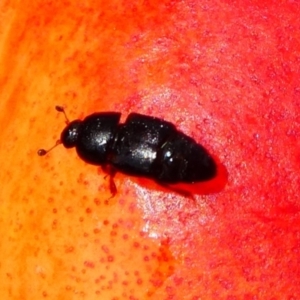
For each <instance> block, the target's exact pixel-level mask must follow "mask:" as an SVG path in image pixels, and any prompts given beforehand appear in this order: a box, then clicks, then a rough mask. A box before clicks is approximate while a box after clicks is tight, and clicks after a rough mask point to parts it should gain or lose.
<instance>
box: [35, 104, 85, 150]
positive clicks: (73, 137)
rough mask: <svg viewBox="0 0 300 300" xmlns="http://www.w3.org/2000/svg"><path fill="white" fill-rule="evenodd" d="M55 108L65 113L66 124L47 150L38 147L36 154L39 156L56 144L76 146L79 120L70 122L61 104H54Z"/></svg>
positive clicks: (68, 146)
mask: <svg viewBox="0 0 300 300" xmlns="http://www.w3.org/2000/svg"><path fill="white" fill-rule="evenodd" d="M55 109H56V110H57V111H58V112H61V113H63V114H64V115H65V118H66V123H67V126H66V128H65V129H64V130H63V131H62V133H61V136H60V140H58V141H57V142H56V143H55V145H54V146H53V147H51V148H50V149H48V150H45V149H39V150H38V155H39V156H44V155H46V154H47V153H48V152H49V151H51V150H52V149H53V148H55V147H56V146H58V145H60V144H63V145H64V146H65V147H66V148H72V147H74V146H76V143H77V137H78V132H79V129H80V125H81V121H80V120H75V121H72V122H70V121H69V120H68V118H67V115H66V112H65V110H64V108H63V107H62V106H55Z"/></svg>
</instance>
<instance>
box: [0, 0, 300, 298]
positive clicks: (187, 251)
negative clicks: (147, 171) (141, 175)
mask: <svg viewBox="0 0 300 300" xmlns="http://www.w3.org/2000/svg"><path fill="white" fill-rule="evenodd" d="M15 5H16V8H14V9H16V11H17V14H16V17H15V18H12V17H11V12H10V11H8V8H10V5H9V3H6V4H2V6H1V10H3V11H6V14H5V15H4V17H3V19H2V20H10V22H11V25H10V27H9V28H10V31H9V32H4V31H2V35H1V41H2V43H3V44H5V45H6V46H5V48H4V50H3V52H2V53H3V55H2V60H1V61H2V62H3V64H2V67H1V74H0V75H1V76H0V78H1V86H2V89H1V99H4V100H3V103H4V104H2V105H3V107H4V108H5V109H3V110H2V112H1V115H0V117H1V119H0V121H1V124H2V125H3V124H6V126H2V128H4V129H3V132H2V133H1V137H2V140H5V141H6V140H8V141H10V142H9V143H8V144H7V143H4V144H3V147H2V150H0V151H1V153H0V154H1V155H0V157H1V164H2V167H3V175H1V176H2V177H1V182H2V184H3V191H1V193H2V194H1V195H0V196H1V197H0V199H3V200H2V201H3V202H2V203H3V205H2V207H1V213H3V212H4V213H5V214H4V213H3V214H1V215H2V218H1V220H0V221H1V224H0V228H2V229H1V232H0V233H1V236H3V243H2V246H1V248H0V251H1V252H0V253H2V257H5V258H9V259H7V260H4V261H3V262H2V263H1V265H0V268H1V269H0V274H1V280H0V282H1V283H0V284H1V290H2V291H3V293H4V297H6V298H7V299H10V298H11V299H42V298H47V297H48V299H68V298H72V297H73V296H74V295H76V297H77V295H80V296H81V297H86V298H87V299H99V297H100V298H101V299H174V300H177V299H180V300H181V299H183V300H185V299H186V300H196V299H197V300H198V299H226V300H233V299H246V300H250V299H251V300H252V299H253V300H254V299H268V300H269V299H279V300H281V299H289V300H292V299H298V297H299V295H300V267H299V266H300V257H299V253H300V235H299V231H300V218H299V217H300V205H299V203H300V199H299V192H298V190H299V185H300V174H299V162H300V153H299V149H300V141H299V129H300V119H299V113H300V111H299V110H300V109H299V99H300V88H299V87H300V67H299V65H300V31H299V27H300V20H299V19H300V18H299V15H300V6H299V3H298V2H297V1H286V2H282V3H280V5H278V2H276V1H239V2H237V1H235V2H232V1H231V2H229V1H196V0H195V1H193V0H190V1H187V0H184V1H144V2H138V1H125V2H120V1H109V2H108V1H100V0H99V1H90V2H89V3H85V4H80V5H79V4H78V3H77V2H73V3H70V2H64V1H59V2H51V1H50V2H45V1H37V0H35V1H30V2H29V1H28V2H26V1H25V2H22V4H18V3H17V2H16V3H15ZM20 5H21V6H20ZM37 12H38V13H37ZM3 24H4V21H2V23H1V25H3ZM1 28H4V27H3V26H1ZM3 32H4V33H5V34H4V33H3ZM12 53H13V54H14V55H12ZM27 68H28V69H27ZM24 70H27V72H25V71H24ZM9 74H12V75H13V78H10V76H8V75H9ZM37 77H38V78H39V80H37ZM41 78H42V79H43V78H44V80H42V79H41ZM40 84H41V86H40ZM37 85H38V88H36V86H37ZM31 89H37V90H38V92H35V93H34V96H35V97H33V98H32V97H31V95H32V94H31V93H30V90H31ZM38 95H41V97H38ZM20 99H23V100H22V101H23V102H21V100H20ZM49 99H50V100H49ZM14 101H15V102H14ZM14 103H16V104H14ZM20 103H22V105H20ZM56 104H60V105H64V106H65V107H66V108H67V109H68V115H69V116H70V118H73V117H74V118H77V117H84V116H85V115H87V114H89V113H92V112H94V111H98V110H103V111H104V110H117V111H122V112H124V116H123V117H124V118H125V117H126V115H127V114H128V113H130V112H132V111H136V112H140V113H146V114H151V115H154V116H157V117H160V118H164V119H166V120H169V121H171V122H173V123H175V124H176V125H177V126H178V128H179V129H181V130H182V131H184V132H185V133H186V134H188V135H190V136H193V137H194V138H195V139H196V140H197V141H199V143H201V144H203V145H204V146H205V147H206V148H207V149H208V150H209V151H210V152H211V153H213V154H214V155H216V157H217V158H218V159H219V160H220V162H221V163H222V164H223V165H224V166H225V168H226V170H227V172H228V179H226V186H224V185H223V187H222V190H221V191H220V190H218V192H216V193H213V194H210V193H208V194H207V193H203V194H205V195H200V196H199V195H197V196H195V201H191V199H189V198H185V197H181V196H180V195H178V194H176V193H172V192H168V191H166V190H159V189H156V187H155V188H152V186H151V183H146V184H144V183H143V182H138V183H137V181H134V180H132V179H131V178H127V177H124V176H121V175H118V176H117V178H116V184H117V187H118V191H119V192H118V195H117V196H116V198H114V199H113V200H112V201H107V199H108V197H109V195H108V194H109V192H107V191H106V187H107V182H105V180H103V179H102V178H101V177H102V175H103V173H102V172H99V174H98V175H97V174H96V171H95V169H94V168H93V167H90V166H87V165H85V164H84V163H82V162H81V161H79V160H78V159H77V158H76V155H75V153H74V152H72V151H67V150H65V149H63V150H62V149H61V150H55V152H53V153H51V156H50V157H47V158H45V160H44V161H41V159H40V158H38V159H39V160H37V159H36V160H35V158H33V157H34V155H35V152H34V151H33V150H32V148H36V149H38V148H39V147H43V146H44V144H47V143H49V144H51V143H53V142H54V141H55V140H56V139H57V137H58V136H59V133H60V126H61V125H60V124H61V123H57V125H53V124H56V122H61V121H58V120H57V119H58V118H57V119H55V121H54V120H53V119H54V118H55V116H56V115H55V114H54V116H52V114H53V111H52V110H51V107H53V106H54V105H56ZM23 114H24V115H25V116H26V118H27V119H28V121H27V123H26V120H24V119H21V120H22V121H23V123H22V124H23V126H24V128H25V129H24V132H25V133H24V132H23V131H22V130H20V125H19V123H18V120H20V118H21V116H22V115H23ZM26 118H25V119H26ZM48 118H49V123H48ZM45 122H46V124H45ZM48 124H51V126H48ZM26 130H27V131H26ZM42 130H43V132H42V134H41V131H42ZM15 132H17V133H18V134H17V133H15ZM14 134H15V135H14ZM28 136H30V137H32V139H31V141H32V143H33V144H34V145H32V144H30V143H29V142H28ZM41 136H45V137H46V138H45V139H44V140H40V138H41ZM16 141H17V142H18V143H17V142H16ZM20 145H21V146H22V147H23V148H22V150H23V151H20V147H21V146H20ZM20 152H22V153H26V155H27V156H22V154H20ZM14 155H15V156H14ZM12 162H13V164H12ZM12 166H13V168H12ZM12 169H13V170H15V169H16V170H18V169H22V170H24V171H23V172H24V173H21V171H20V170H18V171H14V172H12V171H11V170H12ZM41 174H42V176H41ZM12 181H13V182H17V183H18V184H19V183H20V182H21V184H20V187H19V186H18V187H19V189H18V193H17V195H14V194H16V193H13V192H12V191H11V190H12V188H11V183H10V182H12ZM140 183H141V184H140ZM6 184H7V186H9V191H7V190H6V188H5V187H6ZM37 187H42V188H40V190H38V188H37ZM5 190H6V192H4V191H5ZM36 190H37V191H36ZM19 194H20V195H19ZM206 194H207V195H206ZM8 196H11V198H9V197H8ZM10 199H13V200H14V201H13V203H12V202H11V201H10ZM45 203H46V204H47V205H45ZM25 204H26V206H25ZM24 207H25V208H24ZM25 214H26V216H27V217H26V218H25V217H24V215H25ZM41 216H43V218H42V219H41ZM11 226H13V227H11ZM7 228H12V232H13V233H10V234H7ZM22 228H26V229H27V231H26V235H24V233H23V231H22ZM28 241H29V242H28ZM41 261H43V268H41V267H40V266H41ZM28 266H29V267H28ZM33 282H34V284H33ZM74 297H75V296H74Z"/></svg>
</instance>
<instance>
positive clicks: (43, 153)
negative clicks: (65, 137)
mask: <svg viewBox="0 0 300 300" xmlns="http://www.w3.org/2000/svg"><path fill="white" fill-rule="evenodd" d="M60 144H61V140H57V141H56V143H55V145H54V146H52V147H51V148H50V149H48V150H45V149H39V150H38V152H37V154H38V155H39V156H45V155H46V154H47V153H49V152H50V151H51V150H52V149H54V148H55V147H57V146H58V145H60Z"/></svg>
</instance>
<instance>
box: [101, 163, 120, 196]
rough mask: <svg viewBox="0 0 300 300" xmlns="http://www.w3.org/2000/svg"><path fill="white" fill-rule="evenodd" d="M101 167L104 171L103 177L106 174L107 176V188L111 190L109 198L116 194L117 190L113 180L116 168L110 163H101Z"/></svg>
mask: <svg viewBox="0 0 300 300" xmlns="http://www.w3.org/2000/svg"><path fill="white" fill-rule="evenodd" d="M101 169H102V171H103V172H104V173H106V175H105V177H104V178H105V179H106V178H107V176H109V190H110V192H111V197H110V198H109V199H111V198H113V197H114V196H115V195H116V194H117V191H118V190H117V187H116V184H115V181H114V177H115V175H116V173H117V170H116V169H115V168H114V167H112V166H111V165H102V166H101Z"/></svg>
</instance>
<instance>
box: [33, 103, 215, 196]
mask: <svg viewBox="0 0 300 300" xmlns="http://www.w3.org/2000/svg"><path fill="white" fill-rule="evenodd" d="M56 110H57V111H59V112H63V113H64V114H65V111H64V109H63V108H62V107H60V106H56ZM65 116H66V114H65ZM120 118H121V113H119V112H100V113H94V114H91V115H89V116H87V117H86V118H85V119H84V120H83V121H82V120H74V121H72V122H69V121H68V119H67V117H66V119H67V126H66V127H65V129H64V130H63V131H62V133H61V138H60V140H59V141H58V142H57V144H56V145H58V144H60V143H62V144H63V145H64V146H65V147H66V148H72V147H76V151H77V154H78V155H79V157H80V158H81V159H82V160H84V161H85V162H87V163H89V164H93V165H97V166H109V167H110V168H112V170H116V171H121V172H123V173H125V174H128V175H133V176H140V177H147V178H150V179H153V180H155V181H156V182H157V183H159V184H161V185H173V184H178V183H188V184H193V183H197V182H202V181H206V180H209V179H212V178H213V177H215V176H216V173H217V167H216V163H215V161H214V159H213V158H212V156H211V155H210V154H209V153H208V151H207V150H206V149H205V148H204V147H203V146H201V145H200V144H198V143H197V142H196V141H195V140H194V139H192V138H191V137H189V136H187V135H185V134H184V133H182V132H181V131H179V130H177V129H176V127H175V126H174V125H173V124H172V123H170V122H167V121H164V120H162V119H159V118H155V117H151V116H147V115H142V114H137V113H131V114H129V116H128V117H127V119H126V121H125V123H123V124H122V123H120ZM51 149H52V148H51ZM51 149H50V150H51ZM48 151H49V150H48ZM48 151H46V150H44V149H40V150H39V151H38V154H39V155H40V156H42V155H45V154H46V153H47V152H48ZM110 175H112V171H110ZM111 177H112V176H111ZM112 182H113V181H112ZM113 186H114V184H111V190H112V193H113V194H115V192H116V190H114V189H113V188H112V187H113Z"/></svg>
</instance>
